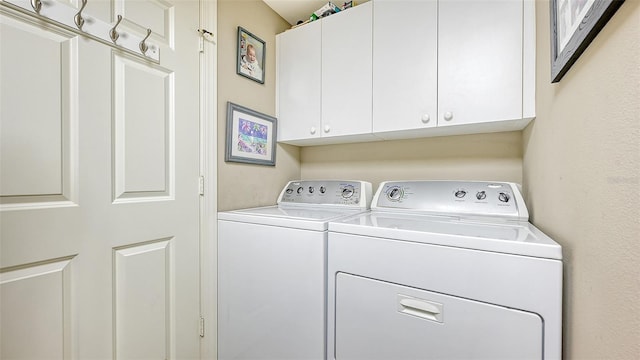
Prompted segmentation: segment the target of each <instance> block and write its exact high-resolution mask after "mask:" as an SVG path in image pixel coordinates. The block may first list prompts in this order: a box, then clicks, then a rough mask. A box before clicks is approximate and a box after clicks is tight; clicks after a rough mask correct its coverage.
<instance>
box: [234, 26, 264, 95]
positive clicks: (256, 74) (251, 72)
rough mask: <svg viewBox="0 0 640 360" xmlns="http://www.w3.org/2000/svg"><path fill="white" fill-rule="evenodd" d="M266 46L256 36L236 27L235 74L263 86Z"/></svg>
mask: <svg viewBox="0 0 640 360" xmlns="http://www.w3.org/2000/svg"><path fill="white" fill-rule="evenodd" d="M265 53H266V46H265V43H264V41H262V40H261V39H260V38H258V37H257V36H255V35H253V34H252V33H250V32H248V31H247V30H245V29H243V28H242V27H240V26H238V64H237V66H236V73H237V74H238V75H242V76H244V77H246V78H249V79H251V80H253V81H257V82H259V83H261V84H264V71H263V69H264V58H265Z"/></svg>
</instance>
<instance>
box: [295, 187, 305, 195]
mask: <svg viewBox="0 0 640 360" xmlns="http://www.w3.org/2000/svg"><path fill="white" fill-rule="evenodd" d="M303 191H304V189H303V188H302V186H300V187H299V188H298V190H296V192H297V193H298V194H302V192H303Z"/></svg>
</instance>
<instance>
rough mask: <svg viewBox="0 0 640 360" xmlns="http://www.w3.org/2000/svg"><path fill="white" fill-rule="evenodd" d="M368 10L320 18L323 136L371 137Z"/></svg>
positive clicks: (356, 9) (368, 5)
mask: <svg viewBox="0 0 640 360" xmlns="http://www.w3.org/2000/svg"><path fill="white" fill-rule="evenodd" d="M371 8H372V4H371V2H369V3H364V4H362V5H359V6H356V7H354V8H351V9H348V10H346V11H344V12H341V13H338V14H335V15H331V16H329V17H327V18H325V19H322V122H323V129H322V132H323V136H325V135H326V136H345V135H358V134H371V101H372V100H371V99H372V98H371V92H372V79H371V71H372V70H371V67H372V54H371V51H372V50H371V47H372V43H371V41H372V18H371Z"/></svg>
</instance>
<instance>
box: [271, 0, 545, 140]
mask: <svg viewBox="0 0 640 360" xmlns="http://www.w3.org/2000/svg"><path fill="white" fill-rule="evenodd" d="M308 27H315V28H318V27H319V28H320V30H319V31H318V30H314V32H313V35H306V34H307V33H311V30H310V29H307V28H308ZM318 32H319V33H320V35H318ZM298 37H299V38H300V39H299V40H296V42H295V43H294V41H293V40H292V39H294V38H296V39H297V38H298ZM278 38H279V43H278V47H279V51H278V56H279V58H278V66H279V75H278V91H279V114H278V117H279V119H280V124H279V128H280V138H279V140H280V141H283V142H289V143H293V144H298V145H308V144H328V143H335V142H349V141H362V140H375V139H402V138H413V137H427V136H440V135H458V134H472V133H486V132H495V131H513V130H521V129H522V128H524V127H525V126H526V125H527V124H528V122H529V121H531V119H533V118H534V117H535V3H534V2H533V1H532V0H401V1H400V0H372V1H370V2H367V3H365V4H362V5H359V6H356V7H354V8H352V9H349V10H347V11H344V12H340V13H338V14H335V15H332V16H329V17H327V18H323V19H321V20H319V21H315V22H312V23H311V24H307V25H304V26H301V27H300V28H297V29H294V30H290V31H287V32H285V33H284V34H281V35H278ZM314 44H320V47H321V50H320V49H314V48H313V46H314ZM318 52H320V55H318ZM301 59H304V60H301ZM295 61H305V62H307V64H305V65H304V68H305V69H306V70H302V69H303V67H298V68H295V67H293V66H292V65H289V64H291V63H293V62H295ZM318 69H320V70H318ZM294 85H296V86H294ZM301 96H304V97H305V101H306V102H303V101H301V100H300V99H299V98H300V97H301ZM312 97H315V101H312V99H311V98H312ZM318 107H319V108H320V109H321V110H320V111H318ZM312 119H313V121H312ZM293 122H296V124H293ZM311 123H312V124H313V125H310V124H311ZM303 124H304V125H303ZM318 124H319V125H318ZM310 127H311V128H312V131H311V130H310V129H309V128H310ZM292 132H295V133H296V134H297V135H296V136H292V135H291V134H292Z"/></svg>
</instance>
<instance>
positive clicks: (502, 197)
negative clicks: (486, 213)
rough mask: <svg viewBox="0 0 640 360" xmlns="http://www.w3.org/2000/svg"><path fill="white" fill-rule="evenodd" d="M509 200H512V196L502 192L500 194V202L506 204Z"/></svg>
mask: <svg viewBox="0 0 640 360" xmlns="http://www.w3.org/2000/svg"><path fill="white" fill-rule="evenodd" d="M509 199H511V196H509V194H507V193H503V192H501V193H500V194H498V200H500V201H502V202H504V203H506V202H509Z"/></svg>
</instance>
